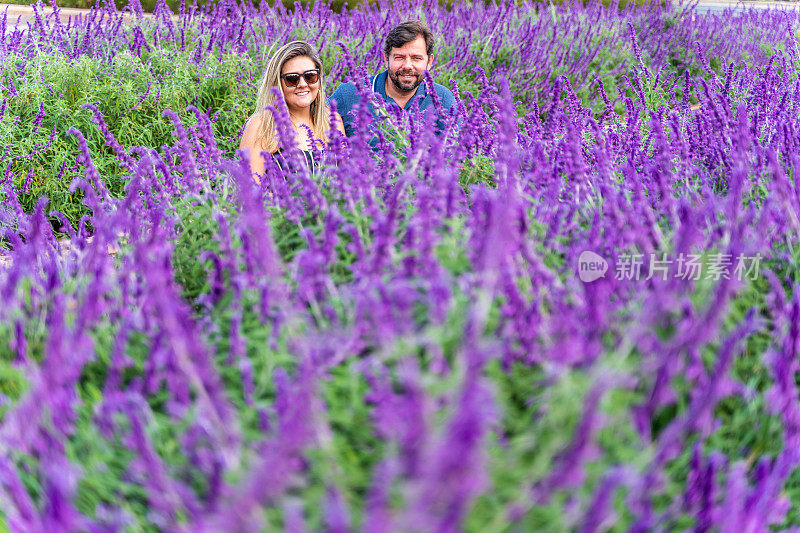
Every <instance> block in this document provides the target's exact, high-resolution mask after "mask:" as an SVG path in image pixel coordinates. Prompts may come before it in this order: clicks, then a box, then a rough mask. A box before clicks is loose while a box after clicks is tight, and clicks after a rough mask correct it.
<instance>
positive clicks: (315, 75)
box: [281, 68, 319, 87]
mask: <svg viewBox="0 0 800 533" xmlns="http://www.w3.org/2000/svg"><path fill="white" fill-rule="evenodd" d="M301 77H302V78H303V79H304V80H306V83H307V84H309V85H312V84H314V83H317V81H318V80H319V69H316V68H315V69H312V70H307V71H305V72H303V73H302V74H298V73H297V72H289V73H288V74H281V78H282V79H283V81H284V82H285V83H286V86H287V87H297V84H298V83H300V78H301Z"/></svg>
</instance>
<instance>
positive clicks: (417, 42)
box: [328, 20, 455, 137]
mask: <svg viewBox="0 0 800 533" xmlns="http://www.w3.org/2000/svg"><path fill="white" fill-rule="evenodd" d="M433 40H434V39H433V34H432V33H431V30H430V29H429V28H428V26H427V25H426V24H425V23H424V22H421V21H418V20H414V21H408V22H403V23H402V24H400V25H399V26H396V27H394V28H392V30H391V31H390V32H389V34H388V35H387V36H386V43H385V44H384V46H383V57H384V62H385V65H386V70H385V71H383V72H381V73H380V74H377V75H375V76H373V77H372V78H371V79H370V84H371V88H372V91H373V92H374V93H375V94H377V95H378V96H380V97H381V98H382V99H383V101H385V102H388V103H390V104H395V105H397V106H399V107H400V108H401V109H403V110H409V109H411V108H412V106H416V105H417V102H419V108H420V110H425V109H428V108H429V107H432V106H433V100H432V98H431V95H430V94H428V89H427V86H426V84H425V83H424V81H425V72H426V71H427V70H428V69H429V68H430V66H431V64H433ZM434 89H435V90H436V95H437V96H438V97H439V101H440V102H441V104H442V107H443V108H444V109H448V108H450V107H451V106H452V105H453V104H454V103H455V98H453V93H451V92H450V90H449V89H448V88H447V87H445V86H443V85H439V84H438V83H435V84H434ZM358 100H359V95H358V93H357V91H356V86H355V85H354V84H352V83H344V84H342V85H340V86H339V88H338V89H336V91H334V93H333V94H332V95H331V97H330V98H329V99H328V102H332V101H333V102H336V110H337V111H338V112H339V114H340V115H341V116H342V121H343V122H344V130H345V134H346V135H347V136H348V137H349V136H351V135H353V131H354V128H353V115H352V114H351V111H352V110H353V107H355V105H356V103H357V102H358ZM372 111H373V115H374V113H375V111H374V110H372ZM438 124H439V128H440V130H441V128H443V127H444V124H443V123H442V122H441V120H440V121H439V122H438Z"/></svg>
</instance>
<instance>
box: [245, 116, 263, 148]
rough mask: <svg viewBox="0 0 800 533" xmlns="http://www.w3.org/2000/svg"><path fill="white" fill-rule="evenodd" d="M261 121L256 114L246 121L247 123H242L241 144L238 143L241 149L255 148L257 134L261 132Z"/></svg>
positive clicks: (260, 117) (257, 138)
mask: <svg viewBox="0 0 800 533" xmlns="http://www.w3.org/2000/svg"><path fill="white" fill-rule="evenodd" d="M263 120H264V119H263V118H262V116H261V114H260V113H256V114H254V115H252V116H250V118H248V119H247V122H245V123H244V131H242V142H241V143H240V146H241V147H242V148H245V147H247V148H251V147H254V146H256V143H257V142H258V141H259V138H260V135H259V133H260V132H261V124H262V122H263Z"/></svg>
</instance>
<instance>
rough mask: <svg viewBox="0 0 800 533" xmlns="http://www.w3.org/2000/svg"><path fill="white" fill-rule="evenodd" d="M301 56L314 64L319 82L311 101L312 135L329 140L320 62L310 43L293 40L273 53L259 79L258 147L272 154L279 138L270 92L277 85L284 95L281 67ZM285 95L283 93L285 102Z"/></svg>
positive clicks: (272, 97) (326, 107)
mask: <svg viewBox="0 0 800 533" xmlns="http://www.w3.org/2000/svg"><path fill="white" fill-rule="evenodd" d="M303 56H305V57H308V58H309V59H311V61H313V62H314V66H315V67H316V68H317V69H319V81H317V83H318V84H319V91H318V92H317V97H316V98H315V99H314V101H313V102H311V123H312V125H313V133H314V136H315V137H316V138H317V139H319V140H321V141H322V142H323V143H325V144H327V143H328V134H327V132H328V130H329V129H330V127H331V118H330V116H329V115H328V106H327V104H326V102H327V100H326V98H325V83H324V80H323V75H322V62H321V61H320V60H319V57H318V56H317V53H316V52H315V51H314V48H313V47H312V46H311V45H310V44H308V43H307V42H305V41H292V42H290V43H287V44H285V45H283V46H282V47H281V48H280V50H278V51H277V52H275V55H273V56H272V58H271V59H270V60H269V63H267V69H266V70H265V71H264V77H263V78H262V79H261V88H260V89H259V90H258V97H257V98H256V112H255V114H256V115H257V116H260V117H261V127H260V128H259V130H258V139H259V141H260V143H261V148H262V149H263V150H266V151H267V152H270V153H274V152H275V151H276V150H277V149H278V139H277V138H276V135H275V133H276V131H275V117H273V116H272V113H271V112H270V111H269V109H267V106H274V105H275V94H274V93H273V92H272V88H273V87H280V89H281V94H284V93H283V84H282V83H281V69H283V65H285V64H286V62H287V61H289V60H290V59H294V58H296V57H303ZM285 96H286V95H285V94H284V101H285Z"/></svg>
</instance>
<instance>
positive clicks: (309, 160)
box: [272, 150, 319, 171]
mask: <svg viewBox="0 0 800 533" xmlns="http://www.w3.org/2000/svg"><path fill="white" fill-rule="evenodd" d="M300 151H301V152H302V153H303V157H304V158H305V160H306V167H307V168H308V170H309V171H314V170H317V168H318V166H319V164H318V163H317V162H316V161H315V160H314V154H312V153H311V151H310V150H300ZM279 156H281V150H278V151H276V152H275V153H274V154H272V159H274V160H275V162H276V163H278V166H279V167H281V168H282V169H283V170H287V169H286V168H284V166H283V163H285V162H287V161H286V158H285V157H279Z"/></svg>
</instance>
